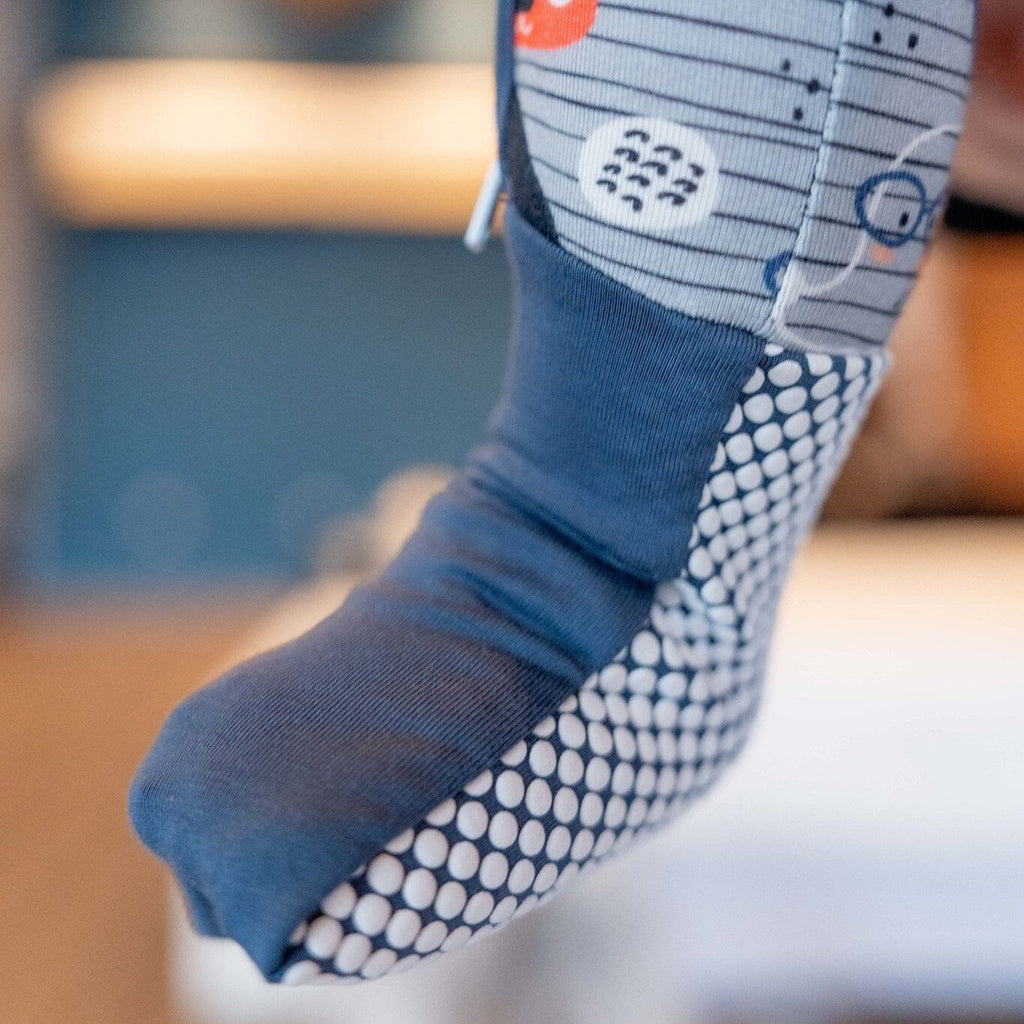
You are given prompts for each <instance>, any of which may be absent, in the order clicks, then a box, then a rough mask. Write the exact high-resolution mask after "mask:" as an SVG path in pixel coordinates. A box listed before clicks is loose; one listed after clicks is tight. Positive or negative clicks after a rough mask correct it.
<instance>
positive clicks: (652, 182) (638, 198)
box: [578, 117, 719, 231]
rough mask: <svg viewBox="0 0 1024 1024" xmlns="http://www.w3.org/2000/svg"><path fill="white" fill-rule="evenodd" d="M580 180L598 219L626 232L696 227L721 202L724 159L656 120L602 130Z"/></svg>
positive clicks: (691, 135) (583, 157)
mask: <svg viewBox="0 0 1024 1024" xmlns="http://www.w3.org/2000/svg"><path fill="white" fill-rule="evenodd" d="M578 175H579V181H580V187H581V188H582V190H583V194H584V195H585V196H586V198H587V201H588V202H589V203H590V205H591V206H592V207H593V208H594V210H595V211H596V213H597V214H598V216H599V217H600V218H601V219H602V220H605V221H608V222H609V223H612V224H621V225H623V226H624V227H633V228H640V229H644V230H651V229H657V230H661V231H664V230H672V229H674V228H683V227H691V226H692V225H694V224H699V223H701V222H702V221H704V220H707V218H708V217H709V216H711V211H712V210H713V209H714V206H715V203H716V201H717V200H718V188H719V173H718V157H716V156H715V151H714V150H713V149H712V148H711V146H710V144H709V143H708V141H707V139H705V138H704V137H703V136H702V135H699V134H698V133H697V132H695V131H693V130H692V129H691V128H686V127H684V126H683V125H681V124H676V123H675V122H673V121H663V120H661V119H660V118H656V117H620V118H616V119H615V120H614V121H608V122H606V123H605V124H603V125H601V127H600V128H597V129H596V130H595V131H593V132H592V133H591V135H590V137H589V138H588V139H587V141H586V142H585V143H584V144H583V149H582V150H581V152H580V160H579V168H578Z"/></svg>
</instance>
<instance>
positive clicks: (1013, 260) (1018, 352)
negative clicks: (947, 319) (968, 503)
mask: <svg viewBox="0 0 1024 1024" xmlns="http://www.w3.org/2000/svg"><path fill="white" fill-rule="evenodd" d="M956 252H957V256H958V262H959V265H960V268H961V274H960V277H959V282H958V295H959V298H960V319H961V329H962V330H963V332H964V335H965V340H964V351H963V367H964V375H965V384H966V387H965V393H966V408H965V415H964V421H965V424H966V430H965V448H966V452H965V455H966V458H965V464H966V465H967V466H968V467H969V474H970V475H969V485H970V488H971V491H972V492H973V494H974V495H975V496H976V497H977V499H978V500H979V501H980V502H981V503H982V504H983V505H984V506H987V507H989V508H992V509H996V510H1000V511H1009V512H1016V511H1020V510H1021V509H1024V237H1021V236H1016V235H1015V236H1007V237H1003V238H998V237H997V238H963V239H959V240H958V242H957V246H956Z"/></svg>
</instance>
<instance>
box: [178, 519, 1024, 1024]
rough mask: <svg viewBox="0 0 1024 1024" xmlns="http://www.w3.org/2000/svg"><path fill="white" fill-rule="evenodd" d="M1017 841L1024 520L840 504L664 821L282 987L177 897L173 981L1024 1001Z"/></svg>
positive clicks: (458, 996) (888, 1005)
mask: <svg viewBox="0 0 1024 1024" xmlns="http://www.w3.org/2000/svg"><path fill="white" fill-rule="evenodd" d="M337 593H338V590H337V589H336V588H333V587H331V586H330V585H328V586H327V587H321V588H320V590H319V592H318V593H317V594H316V595H315V596H314V597H313V598H312V599H311V600H310V601H309V602H306V603H302V602H300V603H299V604H294V603H293V604H292V605H291V606H290V608H289V610H288V611H287V612H286V614H285V620H286V621H284V622H278V623H276V624H274V625H272V626H271V627H268V628H269V629H270V630H271V631H273V632H275V633H276V634H278V635H279V634H280V633H281V632H282V631H283V632H285V633H287V632H288V631H289V630H296V629H298V628H300V626H301V624H302V623H304V622H306V621H307V620H311V619H315V618H317V617H318V616H319V615H320V614H322V613H323V612H324V611H326V610H327V608H329V607H330V606H331V605H332V604H333V602H334V600H335V598H336V596H337ZM1022 863H1024V528H1022V526H1021V524H1019V523H1015V522H1011V523H1004V524H955V523H951V524H941V525H916V526H884V527H883V526H879V527H870V528H860V529H834V528H833V529H829V530H826V531H823V532H822V533H821V534H819V536H818V537H817V538H816V539H815V540H814V541H813V542H812V543H811V545H810V547H809V549H808V551H807V552H806V553H805V554H804V555H803V556H802V557H801V559H800V561H799V563H798V566H797V568H796V571H795V574H794V579H793V581H792V586H791V587H790V589H789V591H788V594H787V599H786V601H785V603H784V607H783V610H782V615H781V619H780V624H779V632H778V635H777V642H776V648H775V654H774V658H773V664H772V669H771V678H770V683H769V689H768V696H767V698H766V701H765V705H764V707H763V709H762V714H761V721H760V724H759V726H758V727H757V729H756V730H755V734H754V738H753V740H752V742H751V744H750V747H749V748H748V750H747V752H746V754H745V756H744V757H743V758H742V759H741V760H740V763H739V764H738V765H737V766H736V767H735V768H734V769H733V771H732V772H731V773H730V774H729V775H727V777H726V779H725V780H724V782H723V783H722V784H721V785H720V786H719V787H718V788H717V789H716V790H714V791H712V793H711V795H710V796H709V797H708V798H706V799H705V800H704V802H703V803H701V804H700V805H699V806H697V807H696V808H695V809H694V810H693V811H692V812H691V813H690V814H689V815H687V816H685V817H684V818H683V819H681V820H679V821H678V822H676V823H675V824H674V825H673V826H671V827H670V828H669V829H667V830H666V831H664V832H663V833H661V834H660V835H659V836H657V837H656V838H655V839H653V840H651V841H649V842H646V843H644V844H642V845H641V846H640V847H638V848H636V849H634V850H633V851H632V852H630V853H628V854H627V855H626V856H625V857H623V858H620V859H618V860H617V861H614V862H613V863H611V864H609V865H607V866H604V867H602V868H600V869H599V870H597V871H596V872H595V873H594V874H593V875H591V876H589V878H586V879H584V880H583V881H582V882H580V883H578V884H577V885H576V886H575V887H573V888H571V889H570V890H569V891H568V892H567V893H565V894H563V895H562V896H560V897H559V898H558V899H556V900H554V901H553V902H552V903H551V904H550V905H549V906H546V907H544V908H542V909H541V910H539V911H537V912H535V913H534V914H532V915H529V916H528V917H526V918H525V919H523V920H522V921H519V922H516V923H514V924H513V925H512V926H511V927H510V928H508V929H507V930H506V931H505V932H503V933H501V934H500V935H498V936H496V937H492V938H490V939H488V940H486V941H484V942H482V943H480V944H478V945H475V946H472V947H470V948H468V949H466V950H462V951H460V952H457V953H454V954H452V955H450V956H448V957H445V958H443V959H442V960H440V961H439V962H437V963H435V964H432V965H429V966H428V967H426V968H423V969H420V970H414V971H412V972H410V973H408V974H406V975H404V976H400V977H398V978H393V979H386V980H384V981H382V982H375V983H373V984H372V985H358V986H353V987H344V988H336V987H331V988H322V989H318V990H306V991H302V990H294V989H289V990H272V989H270V988H269V987H268V986H266V985H264V984H262V983H261V982H260V980H259V979H258V978H257V976H256V974H255V971H254V970H253V969H251V968H250V967H249V966H248V964H247V961H246V960H245V958H244V956H243V955H242V954H241V953H240V952H239V951H238V950H237V949H235V948H234V947H233V946H231V945H230V944H228V943H219V942H212V941H208V940H200V939H197V938H195V937H194V936H192V935H191V933H189V932H188V929H187V926H186V925H185V924H184V920H183V917H182V916H181V913H180V911H177V910H176V912H175V915H174V917H173V923H172V942H173V955H172V963H173V972H174V978H173V984H174V988H175V992H176V994H177V997H178V1001H179V1004H180V1006H181V1008H182V1010H183V1012H184V1013H186V1014H187V1015H188V1018H189V1019H191V1020H194V1021H196V1022H202V1024H235V1022H238V1024H241V1022H243V1021H244V1022H252V1024H262V1022H268V1024H270V1022H274V1024H277V1022H281V1024H285V1022H288V1024H348V1022H358V1024H377V1022H381V1024H406V1022H410V1024H411V1022H415V1024H434V1022H437V1024H442V1022H445V1024H460V1022H462V1021H465V1022H467V1024H469V1022H471V1024H492V1022H494V1024H520V1022H524V1024H525V1022H531V1024H532V1022H536V1021H553V1020H558V1021H559V1022H560V1024H577V1022H579V1024H584V1022H586V1024H605V1022H608V1024H612V1022H616V1024H620V1022H624V1021H629V1022H631V1024H663V1022H664V1024H667V1022H670V1021H671V1022H676V1024H682V1022H685V1021H700V1020H703V1019H707V1018H709V1017H713V1016H717V1015H720V1014H724V1013H732V1014H734V1015H736V1016H737V1017H740V1018H743V1017H747V1018H750V1019H763V1020H767V1019H773V1020H774V1019H777V1020H785V1021H787V1022H793V1021H796V1020H800V1019H809V1020H814V1019H824V1018H828V1017H829V1016H831V1015H834V1014H836V1013H838V1012H840V1011H842V1010H843V1009H849V1010H851V1011H868V1012H870V1011H875V1012H883V1013H884V1012H893V1013H901V1012H902V1013H917V1014H943V1013H946V1014H951V1015H953V1014H957V1013H960V1012H963V1011H971V1012H979V1013H980V1012H1003V1013H1020V1014H1024V967H1022V965H1024V872H1022V871H1021V866H1022Z"/></svg>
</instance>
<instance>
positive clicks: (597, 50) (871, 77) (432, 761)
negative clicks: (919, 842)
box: [131, 0, 975, 983]
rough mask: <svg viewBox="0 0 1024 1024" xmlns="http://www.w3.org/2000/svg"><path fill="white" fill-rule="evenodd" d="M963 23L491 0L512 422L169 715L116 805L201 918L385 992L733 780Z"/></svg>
mask: <svg viewBox="0 0 1024 1024" xmlns="http://www.w3.org/2000/svg"><path fill="white" fill-rule="evenodd" d="M974 18H975V11H974V3H973V2H971V0H944V2H943V3H935V2H934V0H900V2H893V3H886V2H884V0H774V2H772V3H765V2H762V0H717V2H715V3H709V2H708V0H640V2H636V3H634V2H632V0H561V2H555V0H515V2H512V0H502V2H501V4H500V10H499V28H498V43H499V46H498V68H497V75H498V126H499V133H500V143H501V154H500V155H501V168H502V173H503V180H504V187H505V191H506V193H507V195H508V198H509V204H508V208H507V212H506V216H505V239H506V245H507V248H508V253H509V259H510V263H511V268H512V274H513V277H514V282H515V328H514V332H513V337H512V342H511V349H510V354H509V362H508V370H507V374H506V379H505V384H504V388H503V391H502V395H501V399H500V402H499V404H498V406H497V408H496V409H495V411H494V414H493V417H492V419H491V423H490V427H489V431H488V435H487V438H486V440H485V442H484V443H483V444H482V445H481V446H480V447H479V448H477V449H476V450H475V451H474V452H473V453H472V454H471V455H470V457H469V459H468V462H467V464H466V466H465V468H464V470H463V471H462V472H461V474H460V475H459V476H457V477H456V479H455V480H454V481H453V483H452V484H451V485H450V486H449V488H448V489H447V490H446V491H445V492H444V493H443V494H441V495H440V496H439V497H438V498H437V499H435V500H434V501H433V502H432V503H431V505H430V506H429V507H428V508H427V510H426V512H425V514H424V516H423V519H422V522H421V523H420V526H419V528H418V529H417V531H416V533H415V534H414V535H413V537H412V538H411V539H410V540H409V542H408V543H407V545H406V546H405V548H404V549H403V550H402V552H401V553H400V554H399V556H398V557H397V558H396V560H395V561H394V562H393V563H392V564H391V565H390V566H389V567H388V568H387V569H386V570H385V571H384V572H383V574H382V575H381V576H380V578H379V579H377V580H376V581H374V582H372V583H369V584H367V585H365V586H362V587H359V588H358V589H356V590H355V591H354V592H353V593H352V594H351V596H350V597H349V598H348V600H347V601H346V602H345V603H344V604H343V605H342V607H341V608H339V609H338V610H337V611H336V612H335V613H334V614H333V615H331V616H330V617H329V618H328V619H326V620H325V621H324V622H322V623H320V624H319V625H318V626H317V627H315V628H314V629H313V630H311V631H310V632H309V633H307V634H306V635H305V636H303V637H301V638H299V639H298V640H295V641H294V642H292V643H290V644H287V645H285V646H284V647H281V648H279V649H277V650H274V651H271V652H269V653H267V654H264V655H261V656H260V657H258V658H255V659H254V660H252V661H249V662H246V663H245V664H243V665H240V666H238V667H237V668H235V669H234V670H232V671H231V672H229V673H228V674H227V675H226V676H224V677H223V678H221V679H219V680H217V681H216V682H215V683H213V684H212V685H210V686H208V687H207V688H205V689H203V690H201V691H200V692H198V693H196V694H195V695H193V696H192V697H190V698H189V699H188V700H186V701H185V702H184V703H183V704H182V705H181V706H180V707H179V708H178V709H177V710H176V711H175V712H174V713H173V714H172V715H171V717H170V719H169V720H168V722H167V723H166V725H165V726H164V728H163V730H162V732H161V733H160V735H159V737H158V739H157V741H156V743H155V744H154V746H153V749H152V750H151V752H150V754H149V756H148V758H147V760H146V761H145V763H144V764H143V766H142V768H141V769H140V771H139V773H138V776H137V778H136V779H135V782H134V785H133V787H132V792H131V814H132V819H133V821H134V824H135V827H136V829H137V830H138V832H139V835H140V836H141V837H142V839H143V840H144V841H145V843H146V844H147V845H148V846H150V847H151V848H152V849H153V850H154V851H155V852H156V853H157V854H159V855H160V856H161V857H163V858H164V859H165V860H166V861H167V862H168V863H169V864H170V865H171V867H172V868H173V870H174V872H175V874H176V875H177V878H178V880H179V882H180V883H181V886H182V889H183V890H184V892H185V895H186V898H187V900H188V904H189V908H190V912H191V916H192V920H193V922H194V923H195V925H196V926H197V928H199V929H200V930H201V931H203V932H204V933H206V934H210V935H220V936H227V937H230V938H232V939H234V940H235V941H236V942H238V943H240V944H241V945H242V946H243V947H244V948H245V949H246V951H247V952H248V953H249V955H250V956H251V957H252V959H253V960H254V961H255V962H256V964H257V965H258V966H259V968H260V969H261V970H262V971H263V973H264V974H265V975H266V976H267V977H268V978H271V979H274V980H283V981H285V982H290V983H300V982H308V981H313V980H317V981H327V980H339V979H346V980H353V979H358V978H364V979H366V978H377V977H380V976H382V975H385V974H388V973H392V972H395V971H399V970H404V969H407V968H409V967H411V966H413V965H415V964H416V963H420V962H424V961H426V960H429V959H431V958H433V957H436V956H440V955H441V954H442V953H444V952H447V951H450V950H453V949H455V948H457V947H459V946H462V945H464V944H465V943H467V942H470V941H473V940H476V939H478V938H480V937H482V936H484V935H486V934H488V933H489V932H492V931H494V930H496V929H498V928H500V927H502V926H503V925H505V924H506V923H508V922H509V921H510V920H512V919H513V918H515V917H517V916H520V915H522V914H524V913H526V912H527V911H528V910H530V909H531V908H532V907H535V906H537V905H538V904H540V903H541V902H543V901H545V900H547V899H548V898H549V897H550V896H552V895H553V894H554V893H555V892H557V891H558V890H560V889H561V888H563V887H564V886H566V885H567V884H568V883H569V882H570V881H571V880H572V879H573V878H575V877H576V876H577V875H579V874H581V873H583V872H586V871H588V870H590V869H591V868H592V867H593V866H594V865H596V864H598V863H599V862H600V861H602V860H603V859H604V858H606V857H608V856H611V855H612V854H614V853H618V852H619V851H621V850H623V849H625V848H626V847H628V846H629V845H630V844H631V843H632V842H633V841H635V840H636V839H638V838H639V837H640V836H642V835H644V834H645V833H647V832H649V831H650V830H652V829H653V828H655V827H657V826H658V825H660V824H661V823H663V822H666V821H668V820H669V819H671V818H673V817H674V816H675V815H677V814H678V813H679V812H680V811H681V810H682V809H683V808H685V807H686V806H687V804H689V803H690V801H692V800H693V799H694V798H695V797H696V796H697V795H698V794H700V793H702V792H704V791H705V790H706V789H708V787H709V786H710V785H711V784H712V783H713V782H714V780H715V779H716V778H717V777H718V776H719V775H720V774H721V772H722V770H723V769H724V768H725V766H726V765H727V764H729V762H730V761H731V760H732V759H733V758H734V757H735V756H736V754H737V753H738V751H739V750H740V748H741V746H742V744H743V741H744V738H745V736H746V734H747V732H748V730H749V728H750V725H751V721H752V718H753V716H754V714H755V711H756V709H757V704H758V699H759V694H760V689H761V682H762V678H763V673H764V667H765V660H766V657H767V652H768V647H769V642H770V637H771V632H772V625H773V621H774V617H775V609H776V605H777V602H778V598H779V592H780V589H781V587H782V585H783V583H784V581H785V578H786V574H787V572H788V568H789V565H790V562H791V560H792V558H793V555H794V553H795V551H796V549H797V547H798V546H799V544H800V543H801V541H802V540H803V538H804V537H805V536H806V534H807V532H808V530H809V529H810V527H811V526H812V524H813V523H814V521H815V519H816V517H817V514H818V511H819V509H820V506H821V503H822V501H823V500H824V497H825V495H826V493H827V490H828V487H829V485H830V483H831V481H832V479H833V477H834V476H835V474H836V472H837V470H838V468H839V466H840V464H841V463H842V461H843V458H844V456H845V454H846V452H847V450H848V449H849V446H850V444H851V442H852V440H853V438H854V436H855V434H856V432H857V429H858V427H859V425H860V423H861V422H862V420H863V418H864V415H865V413H866V410H867V407H868V405H869V403H870V400H871V397H872V395H873V394H874V392H875V390H876V389H877V387H878V385H879V382H880V380H881V378H882V376H883V373H884V370H885V366H886V360H887V357H886V352H885V342H886V340H887V338H888V336H889V334H890V332H891V330H892V327H893V324H894V322H895V320H896V318H897V316H898V315H899V312H900V310H901V308H902V305H903V303H904V301H905V299H906V297H907V294H908V292H909V290H910V287H911V285H912V284H913V280H914V276H915V274H916V271H917V266H918V262H919V260H920V258H921V255H922V253H923V251H924V249H925V246H926V243H927V240H928V237H929V234H930V232H931V230H932V228H933V226H934V224H935V222H936V220H937V218H938V217H939V214H940V212H941V209H942V204H943V200H944V197H945V190H946V183H947V175H948V168H949V165H950V161H951V159H952V155H953V151H954V147H955V143H956V139H957V136H958V133H959V130H960V123H961V119H962V114H963V107H964V100H965V96H966V93H967V89H968V79H969V73H970V65H971V58H972V37H973V31H974Z"/></svg>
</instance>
